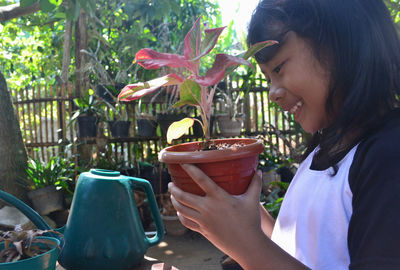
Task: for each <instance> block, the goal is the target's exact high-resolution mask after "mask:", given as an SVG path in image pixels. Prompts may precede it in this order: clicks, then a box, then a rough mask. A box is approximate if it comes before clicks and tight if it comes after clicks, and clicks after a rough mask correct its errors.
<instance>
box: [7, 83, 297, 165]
mask: <svg viewBox="0 0 400 270" xmlns="http://www.w3.org/2000/svg"><path fill="white" fill-rule="evenodd" d="M226 86H227V89H228V91H232V93H235V94H241V95H242V96H243V98H242V99H243V102H242V103H241V106H239V110H240V111H241V112H243V113H244V114H245V121H244V128H243V129H242V134H241V135H242V136H262V137H263V139H264V141H265V142H266V143H267V144H268V147H269V148H270V150H271V151H272V152H274V151H275V152H276V151H279V152H280V153H281V154H283V155H286V156H288V155H290V151H291V150H293V148H296V147H298V146H299V145H300V144H301V143H302V142H303V137H302V132H301V130H300V128H299V127H298V125H297V124H295V123H294V122H293V121H292V120H291V118H290V116H289V115H288V114H287V113H285V112H282V111H281V110H280V109H279V107H278V106H277V105H275V104H273V103H271V102H270V100H269V97H268V88H267V83H266V82H265V80H264V79H263V78H256V79H253V80H251V81H244V80H243V79H242V78H237V79H230V78H228V79H227V80H226ZM12 94H13V103H14V105H15V108H16V111H17V113H18V117H19V121H20V126H21V131H22V135H23V139H24V142H25V145H26V148H27V150H28V153H29V155H30V156H31V157H34V158H38V159H41V160H43V161H47V160H49V158H50V157H52V156H56V155H64V156H65V155H66V156H70V157H71V156H73V155H75V154H76V152H77V145H79V144H86V145H91V146H92V147H93V158H96V157H97V158H99V155H101V153H104V152H106V153H107V154H108V157H110V155H111V156H112V157H113V160H115V161H118V160H125V161H126V162H130V163H133V162H135V161H145V160H146V161H150V162H155V161H156V160H157V153H158V152H159V151H160V149H162V148H164V147H165V146H166V145H167V143H166V140H165V138H162V137H161V136H156V137H151V138H140V137H138V136H136V135H137V126H136V120H135V119H136V115H138V113H142V112H146V113H149V114H152V115H156V114H157V113H160V112H164V111H166V110H168V102H165V100H164V99H163V98H161V96H160V97H159V98H156V99H154V100H151V101H150V100H149V99H146V100H143V101H141V102H132V103H127V104H123V106H124V108H123V110H125V111H126V112H127V113H128V119H129V120H130V121H131V123H132V124H131V127H130V136H129V137H127V138H119V139H115V138H112V137H111V136H110V134H109V131H108V127H107V125H106V124H105V123H104V122H102V123H100V127H99V134H100V135H98V136H97V138H92V139H89V140H79V139H78V138H77V132H76V125H75V124H70V123H69V122H70V118H71V116H72V115H73V111H74V109H75V108H74V102H73V100H74V98H75V96H74V93H73V88H72V85H68V86H38V87H35V88H31V89H20V90H18V91H17V90H15V91H13V93H12ZM214 105H215V107H214V111H215V112H218V111H220V110H222V103H221V102H220V101H218V100H216V101H215V104H214ZM105 110H106V111H107V112H106V113H109V109H105ZM189 113H190V114H192V116H195V115H196V112H189ZM274 127H275V128H276V129H274ZM214 130H215V132H214V135H213V137H215V138H218V137H221V135H220V132H219V129H218V127H217V126H214ZM198 139H199V138H197V137H196V136H194V135H193V134H189V135H188V136H185V137H184V138H183V139H180V140H179V141H178V142H179V143H180V142H185V141H193V140H198Z"/></svg>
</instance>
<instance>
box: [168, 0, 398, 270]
mask: <svg viewBox="0 0 400 270" xmlns="http://www.w3.org/2000/svg"><path fill="white" fill-rule="evenodd" d="M269 39H272V40H278V41H279V44H278V45H277V46H273V47H270V48H266V49H264V50H262V51H260V52H259V53H257V54H256V60H257V62H258V64H259V66H260V67H261V70H262V71H263V73H264V74H265V77H266V78H267V80H268V81H269V82H270V93H269V95H270V98H271V99H272V100H273V101H274V102H276V103H277V104H278V105H279V106H281V107H282V109H283V110H285V111H289V112H290V113H291V114H293V116H294V119H295V120H296V121H297V122H299V123H300V125H301V126H302V127H303V129H304V130H305V131H307V132H309V133H312V134H313V136H312V139H311V141H310V143H309V145H308V148H307V150H306V153H305V154H304V159H303V161H302V163H301V165H300V167H299V169H298V171H297V173H296V176H295V177H294V179H293V181H292V183H291V185H290V187H289V190H288V191H287V193H286V196H285V199H284V202H283V204H282V207H281V211H280V213H279V216H278V218H277V220H276V222H275V221H274V220H273V219H272V218H271V216H270V215H269V214H268V213H267V212H266V211H265V210H264V209H263V207H262V206H260V205H259V194H260V189H261V187H260V186H261V184H260V176H259V175H258V174H256V175H255V177H254V178H253V181H252V182H251V184H250V186H249V188H248V190H247V192H246V193H245V194H243V195H240V196H231V195H229V194H227V193H226V192H225V191H223V190H222V189H220V188H219V187H218V186H217V185H216V184H215V183H214V182H213V181H212V180H211V179H209V178H208V177H207V175H205V174H204V173H203V172H202V171H200V170H199V169H198V168H197V167H195V166H193V165H188V164H182V167H183V168H184V169H185V170H186V171H187V173H188V174H189V175H190V176H191V177H192V178H193V180H194V181H196V183H198V184H199V186H201V188H202V189H204V191H205V192H206V196H204V197H199V196H196V195H193V194H188V193H185V192H183V191H182V190H180V189H179V188H177V187H176V186H174V185H173V184H170V191H171V194H172V195H171V199H172V202H173V205H174V207H175V208H176V210H177V211H178V215H179V219H180V221H181V222H182V223H183V224H184V225H185V226H187V227H188V228H190V229H192V230H195V231H198V232H200V233H202V234H203V235H204V236H205V237H207V238H208V239H209V240H210V241H211V242H212V243H213V244H214V245H215V246H217V247H218V248H220V249H221V250H222V251H224V252H225V253H227V254H228V255H229V256H231V257H232V258H233V259H235V260H236V261H237V262H238V263H239V264H240V265H241V266H242V267H243V268H245V269H306V268H311V269H335V270H337V269H400V201H399V195H398V194H400V111H399V110H398V109H397V108H398V107H399V92H400V74H399V68H400V56H399V54H400V44H399V39H398V36H397V33H396V30H395V28H394V25H393V23H392V21H391V18H390V16H389V12H388V10H387V9H386V7H385V5H384V4H383V2H382V0H263V1H262V2H260V3H259V5H258V7H257V8H256V10H255V12H254V13H253V16H252V19H251V22H250V25H249V33H248V42H249V44H254V43H257V42H259V41H263V40H269Z"/></svg>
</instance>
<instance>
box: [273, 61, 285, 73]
mask: <svg viewBox="0 0 400 270" xmlns="http://www.w3.org/2000/svg"><path fill="white" fill-rule="evenodd" d="M283 64H284V63H282V64H279V65H278V66H277V67H276V68H274V70H273V72H275V73H277V74H279V72H280V71H281V69H282V66H283Z"/></svg>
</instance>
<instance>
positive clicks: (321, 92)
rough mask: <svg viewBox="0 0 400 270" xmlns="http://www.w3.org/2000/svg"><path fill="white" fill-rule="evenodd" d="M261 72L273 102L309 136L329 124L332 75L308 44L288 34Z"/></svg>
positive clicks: (262, 65)
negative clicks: (289, 114) (330, 80)
mask: <svg viewBox="0 0 400 270" xmlns="http://www.w3.org/2000/svg"><path fill="white" fill-rule="evenodd" d="M260 67H261V70H262V71H263V73H264V75H265V77H266V78H267V80H268V81H269V82H270V93H269V96H270V99H271V100H272V101H274V102H276V103H277V104H278V105H279V106H280V107H281V108H282V109H283V110H284V111H289V112H290V113H292V114H293V116H294V119H295V121H296V122H298V123H299V124H300V125H301V126H302V128H303V129H304V130H305V131H306V132H309V133H314V132H316V131H318V130H319V129H321V128H325V127H327V126H328V125H329V123H330V121H331V118H330V117H328V115H327V113H326V110H325V104H326V100H327V97H328V91H329V87H328V86H329V76H330V74H329V72H328V71H327V70H326V69H325V68H323V67H322V66H321V64H320V63H319V61H318V60H317V59H316V58H315V57H314V55H313V53H312V49H311V46H310V44H309V42H308V41H307V40H305V39H303V38H301V37H299V36H297V35H296V34H295V33H294V32H288V33H287V34H286V36H285V38H284V41H283V45H282V47H281V48H280V49H279V50H278V52H277V53H276V54H275V55H274V57H273V58H272V59H271V60H270V61H269V62H268V63H266V64H260Z"/></svg>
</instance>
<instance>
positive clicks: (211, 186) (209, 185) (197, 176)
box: [181, 164, 222, 195]
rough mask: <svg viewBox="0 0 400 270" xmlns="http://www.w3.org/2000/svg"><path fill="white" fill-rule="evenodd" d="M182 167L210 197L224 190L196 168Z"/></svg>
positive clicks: (190, 166)
mask: <svg viewBox="0 0 400 270" xmlns="http://www.w3.org/2000/svg"><path fill="white" fill-rule="evenodd" d="M181 167H182V168H183V170H185V172H186V173H187V174H188V175H189V176H190V177H191V178H192V179H193V181H194V182H196V184H197V185H199V187H200V188H201V189H202V190H203V191H204V192H205V193H206V194H208V195H210V194H212V193H214V192H215V191H217V190H222V189H221V188H220V187H219V186H218V185H217V184H216V183H215V182H214V181H213V180H212V179H211V178H210V177H208V176H207V175H206V174H205V173H204V172H203V171H202V170H200V169H199V168H197V167H196V166H194V165H190V164H181Z"/></svg>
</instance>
